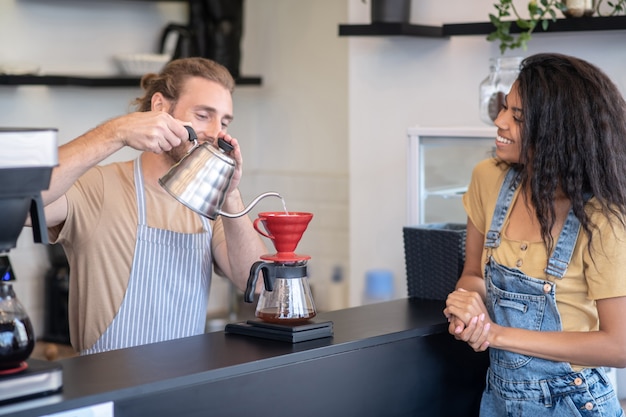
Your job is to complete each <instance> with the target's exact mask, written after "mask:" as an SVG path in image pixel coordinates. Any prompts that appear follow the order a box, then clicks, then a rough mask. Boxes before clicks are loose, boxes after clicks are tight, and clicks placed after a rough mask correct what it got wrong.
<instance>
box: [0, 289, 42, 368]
mask: <svg viewBox="0 0 626 417" xmlns="http://www.w3.org/2000/svg"><path fill="white" fill-rule="evenodd" d="M34 347H35V337H34V331H33V326H32V324H31V322H30V319H29V317H28V315H27V314H26V311H25V310H24V307H22V304H21V303H20V301H19V300H18V299H17V297H16V296H15V291H14V290H13V285H12V284H10V283H8V282H0V375H2V374H6V373H11V372H13V371H19V370H21V369H25V368H26V362H25V361H26V359H28V357H29V356H30V354H31V353H32V351H33V348H34Z"/></svg>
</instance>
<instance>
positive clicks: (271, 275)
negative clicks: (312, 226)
mask: <svg viewBox="0 0 626 417" xmlns="http://www.w3.org/2000/svg"><path fill="white" fill-rule="evenodd" d="M312 218H313V214H311V213H303V212H289V213H285V212H266V213H259V217H258V218H256V219H255V220H254V223H253V225H254V228H255V229H256V230H257V232H259V233H260V234H261V235H263V236H265V237H267V238H268V239H271V240H272V242H273V243H274V246H275V247H276V250H277V253H276V254H273V255H263V256H261V259H263V261H258V262H255V263H254V264H253V265H252V268H250V276H249V278H248V285H247V288H246V292H245V298H244V301H246V302H248V303H252V302H253V301H254V291H255V288H256V283H257V278H258V276H259V273H262V274H263V284H264V289H263V290H262V291H261V295H260V297H259V302H258V304H257V307H256V312H255V316H256V317H258V318H260V319H261V320H264V321H267V322H273V323H284V324H295V323H301V322H305V321H307V320H309V319H312V318H313V317H315V315H316V314H317V312H316V310H315V304H314V303H313V297H312V295H311V288H310V287H309V282H308V278H307V261H308V260H309V259H311V257H310V256H309V255H300V254H296V253H295V249H296V246H297V245H298V243H299V242H300V239H301V238H302V235H303V233H304V231H305V230H306V228H307V226H308V224H309V222H310V221H311V219H312ZM261 223H262V224H263V225H264V226H265V229H266V230H267V231H268V232H269V233H266V232H265V231H263V230H262V229H261V228H260V224H261Z"/></svg>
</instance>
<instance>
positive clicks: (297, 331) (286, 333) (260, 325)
mask: <svg viewBox="0 0 626 417" xmlns="http://www.w3.org/2000/svg"><path fill="white" fill-rule="evenodd" d="M224 331H225V332H226V333H235V334H242V335H245V336H253V337H260V338H263V339H272V340H280V341H283V342H290V343H298V342H305V341H307V340H314V339H322V338H324V337H331V336H332V335H333V322H332V321H323V322H317V321H313V320H309V321H307V322H305V323H303V324H295V325H287V324H277V323H269V322H265V321H261V320H248V321H245V322H239V323H229V324H227V325H226V328H225V329H224Z"/></svg>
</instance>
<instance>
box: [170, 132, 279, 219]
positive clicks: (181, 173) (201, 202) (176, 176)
mask: <svg viewBox="0 0 626 417" xmlns="http://www.w3.org/2000/svg"><path fill="white" fill-rule="evenodd" d="M185 128H186V129H187V131H188V132H189V141H191V142H193V143H194V145H193V146H192V147H191V149H190V150H189V151H188V152H187V154H185V156H183V158H182V159H181V160H180V161H178V162H177V163H176V164H174V165H173V166H172V167H171V168H170V169H169V171H168V172H167V173H166V174H165V175H164V176H162V177H161V178H159V184H160V185H161V187H163V188H164V189H165V190H166V191H167V192H168V193H170V194H171V195H172V196H173V197H174V198H176V199H177V200H178V201H179V202H181V203H182V204H184V205H185V206H187V207H188V208H190V209H191V210H193V211H195V212H196V213H198V214H200V215H202V216H205V217H208V218H209V219H211V220H215V219H216V218H217V216H218V215H221V216H224V217H229V218H234V217H241V216H243V215H245V214H247V213H248V212H249V211H250V210H251V209H252V208H253V207H254V206H255V205H256V204H257V203H258V202H259V200H261V199H262V198H265V197H270V196H273V197H279V198H282V197H281V196H280V194H278V193H276V192H267V193H263V194H261V195H259V196H258V197H256V198H255V199H254V200H253V201H252V202H251V203H250V204H249V205H248V206H247V207H246V208H245V209H244V210H243V211H241V212H239V213H227V212H224V211H222V205H223V204H224V199H225V198H226V192H227V191H228V187H229V186H230V182H231V180H232V178H233V175H234V173H235V161H234V159H233V158H231V157H230V156H228V153H230V152H231V151H232V150H233V147H232V145H231V144H230V143H228V142H226V141H225V140H224V139H222V138H219V139H218V147H217V148H216V147H215V146H213V145H211V144H210V143H208V142H204V143H202V144H198V136H197V135H196V132H195V131H194V130H193V128H192V127H191V126H185Z"/></svg>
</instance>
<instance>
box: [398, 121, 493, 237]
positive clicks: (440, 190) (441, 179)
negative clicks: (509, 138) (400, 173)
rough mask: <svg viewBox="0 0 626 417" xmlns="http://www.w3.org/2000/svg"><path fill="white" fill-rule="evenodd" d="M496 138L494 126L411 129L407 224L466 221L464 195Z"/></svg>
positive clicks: (491, 149) (409, 134) (409, 137)
mask: <svg viewBox="0 0 626 417" xmlns="http://www.w3.org/2000/svg"><path fill="white" fill-rule="evenodd" d="M495 138H496V128H495V127H441V128H434V127H420V126H417V127H412V128H409V129H408V142H409V143H408V161H407V186H408V189H407V225H417V224H423V223H450V222H452V223H465V222H466V220H467V217H466V215H465V210H464V209H463V204H462V202H461V196H462V195H463V193H464V192H465V191H466V190H467V185H468V184H469V181H470V178H471V174H472V169H473V168H474V166H475V165H476V164H477V163H478V162H480V161H481V160H483V159H485V158H489V157H491V156H492V154H493V149H494V146H495Z"/></svg>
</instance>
